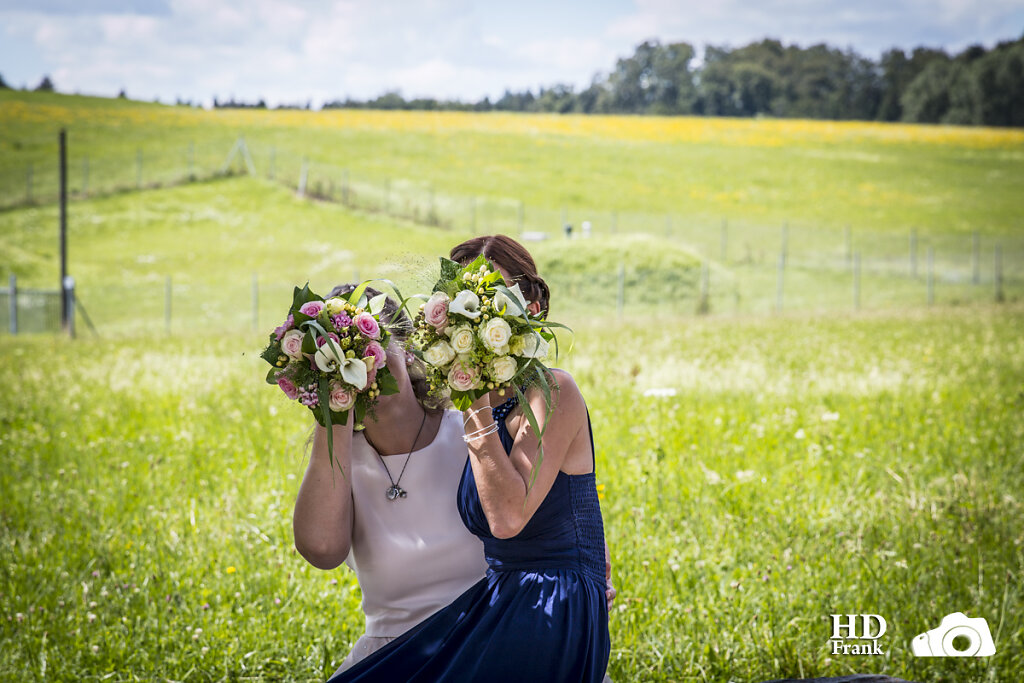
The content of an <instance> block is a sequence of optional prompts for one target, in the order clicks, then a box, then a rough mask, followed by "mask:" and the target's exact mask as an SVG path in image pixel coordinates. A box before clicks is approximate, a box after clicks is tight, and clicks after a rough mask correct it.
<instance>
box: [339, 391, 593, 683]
mask: <svg viewBox="0 0 1024 683" xmlns="http://www.w3.org/2000/svg"><path fill="white" fill-rule="evenodd" d="M513 407H515V399H514V398H513V399H510V400H509V401H506V402H505V403H504V404H502V405H501V406H500V407H498V408H495V409H494V419H495V421H496V422H497V423H498V435H499V437H500V438H501V443H502V445H503V446H504V447H505V451H506V453H508V452H509V451H511V448H512V437H511V435H509V433H508V429H507V428H506V427H505V417H506V416H507V415H508V413H509V411H510V410H511V409H512V408H513ZM587 428H588V431H589V432H590V441H591V452H592V453H593V441H594V439H593V430H592V429H591V427H590V416H589V415H588V416H587ZM458 506H459V512H460V513H461V515H462V520H463V522H464V523H465V525H466V527H467V528H468V529H469V530H470V531H471V532H473V533H474V534H475V535H477V536H478V537H480V539H481V540H482V541H483V544H484V554H485V556H486V558H487V564H488V570H487V575H486V576H485V577H484V578H483V579H481V580H480V581H479V582H478V583H476V584H475V585H473V586H472V587H470V588H469V589H468V590H467V591H466V592H465V593H463V594H462V595H460V596H459V597H458V598H456V599H455V601H454V602H452V604H450V605H448V606H447V607H445V608H443V609H441V610H440V611H438V612H436V613H435V614H434V615H433V616H431V617H428V618H427V619H426V620H424V621H423V622H422V623H420V624H419V625H418V626H415V627H413V628H412V629H411V630H409V631H408V632H406V633H405V634H403V635H402V636H401V637H399V638H396V639H395V640H394V641H392V642H390V643H389V644H387V645H385V646H384V647H383V648H381V649H380V650H378V651H377V652H375V653H374V654H372V655H370V656H369V657H368V658H366V659H364V660H362V661H361V662H358V663H357V664H356V665H355V666H353V667H352V668H350V669H348V670H346V671H343V672H341V673H340V674H338V675H336V676H335V677H333V678H331V679H330V682H329V683H345V682H349V681H360V682H366V681H380V682H391V681H416V682H419V683H428V682H430V683H434V682H438V683H440V682H445V683H455V682H459V683H463V682H467V681H488V682H489V683H514V682H519V681H521V682H523V683H539V682H542V681H543V682H544V683H563V682H564V683H568V682H570V681H572V682H577V681H578V682H580V683H600V681H602V679H603V678H604V673H605V668H606V667H607V665H608V655H609V651H610V649H611V643H610V640H609V636H608V609H607V605H606V602H605V576H604V526H603V523H602V520H601V508H600V504H599V503H598V498H597V487H596V480H595V474H594V473H593V472H590V473H588V474H576V475H570V474H566V473H565V472H559V473H558V475H557V476H556V478H555V481H554V483H553V484H552V486H551V490H550V491H549V492H548V494H547V496H546V497H545V498H544V501H543V502H542V503H541V504H540V507H538V508H537V511H536V512H535V513H534V514H533V517H531V518H530V521H529V522H527V524H526V526H525V527H524V528H523V530H522V531H521V532H520V533H519V534H518V535H517V536H515V537H514V538H509V539H498V538H494V537H493V536H492V535H491V533H490V527H489V525H488V523H487V518H486V517H485V516H484V511H483V508H482V507H481V505H480V499H479V497H478V494H477V489H476V480H475V478H474V476H473V469H472V466H471V465H470V462H469V460H468V458H467V461H466V465H465V467H464V469H463V472H462V481H461V483H460V485H459V493H458Z"/></svg>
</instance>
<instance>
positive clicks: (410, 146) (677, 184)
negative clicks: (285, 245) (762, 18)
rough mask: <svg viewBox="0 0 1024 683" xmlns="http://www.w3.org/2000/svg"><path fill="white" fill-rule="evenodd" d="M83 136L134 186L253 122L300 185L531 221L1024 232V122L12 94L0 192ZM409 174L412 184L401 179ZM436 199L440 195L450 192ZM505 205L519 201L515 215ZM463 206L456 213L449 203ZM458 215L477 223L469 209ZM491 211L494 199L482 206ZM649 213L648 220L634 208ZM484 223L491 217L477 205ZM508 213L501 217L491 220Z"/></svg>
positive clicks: (49, 164)
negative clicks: (270, 106) (1023, 222)
mask: <svg viewBox="0 0 1024 683" xmlns="http://www.w3.org/2000/svg"><path fill="white" fill-rule="evenodd" d="M61 127H65V128H67V130H68V134H69V136H70V138H69V139H70V148H69V149H70V155H71V156H70V165H69V168H70V181H71V186H72V188H73V189H81V186H82V183H83V167H82V163H83V160H84V159H85V158H86V157H88V158H89V165H90V169H91V170H90V174H89V175H90V179H91V185H92V186H93V187H101V186H102V185H103V183H104V182H107V183H108V184H110V185H112V186H124V187H134V186H135V184H136V180H137V177H136V155H137V152H138V151H139V150H141V151H142V157H143V174H142V180H143V183H144V184H146V183H149V182H159V181H163V182H166V181H168V180H172V179H174V178H180V177H183V176H186V175H187V174H188V171H189V165H188V159H189V155H190V152H189V145H190V144H191V145H193V148H192V152H191V154H192V156H193V157H194V159H195V168H196V169H197V170H207V171H208V170H211V169H215V168H219V167H220V165H221V164H222V163H223V161H224V160H225V159H226V158H227V156H228V152H229V150H230V148H231V146H232V144H233V143H234V141H235V140H236V139H237V137H238V136H239V135H244V136H245V137H246V140H247V141H248V143H249V145H250V147H251V149H252V151H253V158H254V161H255V162H256V167H257V170H258V172H259V174H260V175H266V174H268V173H269V172H271V159H270V154H271V150H274V154H275V158H274V161H273V171H274V173H275V175H276V176H278V177H283V178H287V179H289V182H291V183H292V184H295V183H297V182H298V179H299V174H300V173H299V166H300V163H301V158H302V157H307V158H308V159H309V160H310V163H311V164H312V171H311V173H312V174H313V176H316V175H317V174H318V173H319V174H320V177H322V178H323V180H324V182H325V183H326V182H327V179H328V178H327V176H331V177H332V178H333V180H334V181H335V182H337V183H340V182H341V170H342V169H348V171H349V172H350V173H351V175H352V178H353V180H354V181H357V180H362V181H364V182H367V183H371V184H376V186H377V188H378V189H377V190H376V191H377V192H379V191H380V189H379V188H380V184H381V183H383V182H384V181H386V180H390V181H391V183H393V185H394V190H395V192H398V191H399V189H400V188H401V187H403V186H414V187H421V186H428V185H429V186H430V187H432V188H433V190H434V192H435V193H436V196H438V197H442V198H448V201H449V202H455V203H460V202H462V203H464V202H465V200H468V199H471V198H480V200H481V201H492V202H500V201H502V200H507V201H511V202H513V203H514V202H518V201H522V202H523V203H524V205H525V207H526V218H525V220H526V221H527V222H528V223H530V224H532V225H533V227H543V226H545V225H550V227H549V228H548V229H557V227H558V225H559V222H560V220H561V215H560V210H561V208H562V207H565V209H566V211H567V215H566V217H567V218H568V219H569V220H570V221H571V222H573V223H574V224H576V225H578V224H579V223H580V221H582V220H585V219H587V218H588V217H589V218H590V219H591V220H593V221H594V222H595V225H596V226H597V227H599V228H601V229H605V230H607V229H609V227H610V226H609V223H610V220H611V219H610V216H609V214H608V212H612V211H615V212H619V213H620V214H621V215H620V216H619V219H618V221H617V226H618V227H619V228H620V229H628V228H629V227H630V225H631V223H637V224H639V225H640V227H641V229H642V230H645V231H650V229H651V226H648V225H646V222H648V221H649V220H653V221H656V222H655V223H654V225H655V226H656V227H657V228H658V229H660V228H661V227H662V226H663V224H664V215H665V214H674V215H676V217H677V222H678V221H679V220H680V219H685V221H686V222H695V221H709V222H710V224H713V225H714V226H715V227H717V225H718V222H719V221H721V220H722V219H723V218H725V219H728V220H729V221H730V222H731V223H732V224H733V225H734V226H735V227H736V229H740V228H741V227H742V226H747V225H749V226H772V227H774V228H776V229H777V228H778V227H779V226H781V225H782V224H783V223H784V222H788V223H789V224H790V225H791V226H792V227H793V228H794V229H796V228H800V227H808V228H813V229H815V230H821V229H829V230H841V229H842V228H843V227H844V226H846V225H852V226H853V228H854V229H855V230H857V231H861V230H864V231H869V232H870V231H876V230H882V231H897V232H899V233H901V234H903V233H905V232H907V231H909V230H910V229H911V228H917V229H919V230H921V231H922V233H946V232H960V233H967V234H969V233H971V232H972V231H974V230H981V231H983V232H984V233H986V234H993V235H1005V234H1019V230H1020V222H1019V217H1020V212H1019V201H1018V200H1017V199H1016V195H1017V194H1018V191H1019V188H1020V185H1021V182H1022V180H1024V132H1022V131H1017V130H1004V129H986V128H975V127H971V128H958V127H949V126H915V125H897V124H872V123H853V122H844V123H838V122H813V121H793V120H770V119H759V120H750V119H746V120H743V119H706V118H682V117H681V118H661V117H622V116H619V117H615V116H593V117H588V116H556V115H518V114H485V115H479V114H465V113H457V112H436V113H430V112H369V111H328V112H304V111H269V112H268V111H237V110H215V111H209V112H208V111H202V110H197V109H192V108H187V107H170V106H164V105H157V104H144V103H136V102H129V101H122V100H110V99H100V98H83V97H72V96H65V95H53V94H41V93H24V92H18V91H0V129H2V130H3V134H2V136H0V203H8V202H12V201H19V200H21V199H23V198H24V195H25V190H26V169H27V167H28V166H29V165H30V164H31V165H32V166H33V169H34V170H33V175H34V180H35V184H36V186H37V190H36V194H37V195H39V196H46V195H49V196H52V195H53V194H54V192H55V187H56V185H55V182H56V166H55V160H56V150H57V132H58V130H59V129H60V128H61ZM403 184H404V185H403ZM438 201H439V202H440V201H441V200H440V199H439V200H438ZM512 206H513V205H510V206H509V208H508V210H507V212H506V213H507V214H508V215H509V216H514V215H515V208H512ZM452 211H455V209H454V208H453V209H452ZM460 211H461V213H460V214H459V215H458V220H460V221H464V222H468V221H469V215H468V209H467V208H466V207H465V206H462V207H461V208H460ZM481 211H483V209H482V208H481ZM633 214H636V215H633ZM478 218H479V219H480V220H481V221H483V218H484V217H483V215H480V216H478ZM494 220H497V217H494Z"/></svg>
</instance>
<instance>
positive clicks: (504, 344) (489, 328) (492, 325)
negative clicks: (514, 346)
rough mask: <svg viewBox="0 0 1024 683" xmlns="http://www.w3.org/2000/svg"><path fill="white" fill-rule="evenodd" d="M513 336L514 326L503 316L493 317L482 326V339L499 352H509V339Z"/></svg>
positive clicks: (491, 348) (492, 349)
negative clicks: (510, 325)
mask: <svg viewBox="0 0 1024 683" xmlns="http://www.w3.org/2000/svg"><path fill="white" fill-rule="evenodd" d="M511 337H512V328H511V327H509V326H508V323H507V322H505V321H504V320H502V319H501V318H491V319H490V320H488V321H487V322H486V323H485V324H484V326H483V327H481V328H480V341H482V342H483V343H484V346H486V347H487V348H489V349H490V350H491V351H494V352H495V353H497V354H502V355H503V354H506V353H508V340H509V339H511Z"/></svg>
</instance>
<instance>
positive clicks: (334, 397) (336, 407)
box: [329, 382, 356, 413]
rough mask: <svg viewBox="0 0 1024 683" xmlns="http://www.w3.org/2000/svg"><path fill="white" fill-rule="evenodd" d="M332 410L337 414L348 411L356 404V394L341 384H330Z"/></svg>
mask: <svg viewBox="0 0 1024 683" xmlns="http://www.w3.org/2000/svg"><path fill="white" fill-rule="evenodd" d="M329 388H330V390H331V396H330V408H331V410H333V411H334V412H336V413H340V412H342V411H344V410H348V409H349V408H351V407H352V406H354V405H355V404H356V392H354V391H352V390H351V389H346V388H345V387H343V386H342V385H341V383H340V382H331V384H330V387H329Z"/></svg>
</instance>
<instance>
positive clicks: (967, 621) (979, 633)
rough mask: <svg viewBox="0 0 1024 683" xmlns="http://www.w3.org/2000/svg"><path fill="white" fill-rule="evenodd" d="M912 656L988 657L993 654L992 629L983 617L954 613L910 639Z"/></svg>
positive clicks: (994, 648) (994, 650)
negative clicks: (935, 626)
mask: <svg viewBox="0 0 1024 683" xmlns="http://www.w3.org/2000/svg"><path fill="white" fill-rule="evenodd" d="M910 649H911V650H913V652H914V656H915V657H990V656H992V655H994V654H995V653H996V646H995V643H993V642H992V632H991V631H989V630H988V622H987V621H985V619H984V618H981V617H977V618H974V619H972V618H970V617H968V616H967V615H966V614H964V613H963V612H953V613H952V614H947V615H946V616H944V617H943V618H942V623H941V624H939V625H938V627H937V628H933V629H932V630H930V631H925V632H924V633H922V634H920V635H918V636H915V637H914V640H912V641H911V642H910Z"/></svg>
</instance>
